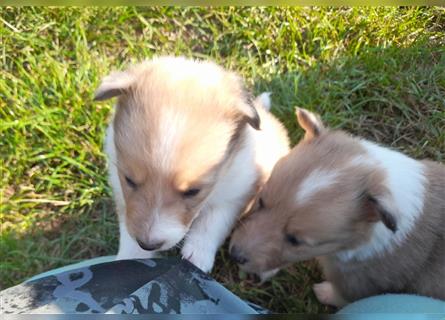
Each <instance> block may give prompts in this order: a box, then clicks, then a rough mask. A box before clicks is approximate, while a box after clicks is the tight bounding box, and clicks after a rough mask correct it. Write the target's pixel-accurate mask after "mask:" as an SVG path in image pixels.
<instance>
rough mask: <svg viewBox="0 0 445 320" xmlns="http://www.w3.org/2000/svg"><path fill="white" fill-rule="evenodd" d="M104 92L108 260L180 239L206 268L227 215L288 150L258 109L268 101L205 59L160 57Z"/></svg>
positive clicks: (106, 84)
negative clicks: (110, 102) (110, 205)
mask: <svg viewBox="0 0 445 320" xmlns="http://www.w3.org/2000/svg"><path fill="white" fill-rule="evenodd" d="M114 96H117V97H118V101H117V104H116V108H115V109H116V110H115V114H114V117H113V120H112V122H111V124H110V125H109V127H108V130H107V137H106V144H105V151H106V153H107V155H108V160H109V162H108V164H109V181H110V184H111V186H112V189H113V194H114V198H115V202H116V208H117V212H118V216H119V225H120V245H119V252H118V255H117V258H118V259H129V258H147V257H151V256H153V253H154V252H156V251H163V250H168V249H170V248H172V247H174V246H176V245H178V243H179V242H180V241H181V240H182V239H185V240H184V243H183V247H182V250H181V252H182V255H183V257H185V258H187V259H189V260H190V261H191V262H192V263H194V264H195V265H196V266H198V267H199V268H201V269H202V270H204V271H210V270H211V268H212V266H213V262H214V256H215V253H216V251H217V249H218V248H219V246H220V245H221V244H222V243H223V241H224V239H225V238H226V236H227V235H228V233H229V232H230V230H231V228H232V226H233V224H234V222H235V221H236V219H237V217H238V216H239V215H240V213H241V212H242V211H243V210H244V209H245V208H246V207H247V206H248V204H249V202H250V201H251V198H252V197H253V195H254V194H255V192H256V190H257V188H258V186H259V184H260V183H261V182H263V181H265V179H266V178H267V176H268V174H269V173H270V171H271V170H272V168H273V166H274V164H275V162H276V161H277V160H278V159H279V157H281V156H283V155H285V154H286V153H287V152H288V145H289V142H288V139H287V135H286V132H285V130H284V128H283V127H282V126H281V124H280V123H279V122H278V121H277V120H276V119H275V118H274V117H273V116H272V115H271V114H270V113H269V112H267V111H266V109H267V108H269V107H270V105H264V104H265V103H270V100H269V97H268V95H267V94H263V95H261V96H260V97H259V98H258V99H257V100H255V101H251V100H250V99H249V95H248V94H247V93H246V92H245V90H244V89H243V85H242V82H241V80H240V79H239V78H238V77H237V76H236V75H235V74H233V73H231V72H228V71H226V70H224V69H223V68H221V67H219V66H217V65H216V64H214V63H212V62H199V61H194V60H189V59H185V58H174V57H161V58H156V59H153V60H150V61H146V62H144V63H141V64H139V65H136V66H133V67H130V68H129V69H127V70H126V71H123V72H115V73H112V74H111V75H109V76H108V77H106V78H105V79H104V80H103V81H102V84H101V85H100V87H99V88H98V89H97V92H96V99H97V100H104V99H109V98H111V97H114ZM263 105H264V106H263ZM265 108H266V109H265ZM260 146H261V147H260ZM264 149H268V150H269V152H267V153H265V152H264V151H263V150H264Z"/></svg>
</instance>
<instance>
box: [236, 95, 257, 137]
mask: <svg viewBox="0 0 445 320" xmlns="http://www.w3.org/2000/svg"><path fill="white" fill-rule="evenodd" d="M239 108H240V109H241V112H242V113H243V114H244V116H245V119H246V121H247V123H248V124H249V125H250V126H252V127H253V128H254V129H256V130H260V125H261V120H260V116H259V115H258V112H257V110H256V108H255V106H254V104H253V101H252V99H250V98H247V99H245V101H243V102H241V104H240V105H239Z"/></svg>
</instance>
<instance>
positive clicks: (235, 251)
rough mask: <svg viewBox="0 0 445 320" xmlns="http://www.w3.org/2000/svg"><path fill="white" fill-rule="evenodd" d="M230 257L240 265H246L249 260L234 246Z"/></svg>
mask: <svg viewBox="0 0 445 320" xmlns="http://www.w3.org/2000/svg"><path fill="white" fill-rule="evenodd" d="M230 256H231V257H232V259H233V260H235V262H236V263H238V264H245V263H246V262H247V258H246V257H244V256H243V254H242V253H241V250H239V248H238V247H235V246H233V247H232V249H230Z"/></svg>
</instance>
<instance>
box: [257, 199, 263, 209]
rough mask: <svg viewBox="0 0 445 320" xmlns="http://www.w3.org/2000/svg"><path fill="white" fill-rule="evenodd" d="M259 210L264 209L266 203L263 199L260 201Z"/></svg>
mask: <svg viewBox="0 0 445 320" xmlns="http://www.w3.org/2000/svg"><path fill="white" fill-rule="evenodd" d="M258 209H264V201H263V198H260V199H259V200H258Z"/></svg>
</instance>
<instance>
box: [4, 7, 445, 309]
mask: <svg viewBox="0 0 445 320" xmlns="http://www.w3.org/2000/svg"><path fill="white" fill-rule="evenodd" d="M0 17H1V21H0V25H1V26H0V36H1V43H2V46H1V50H2V51H1V57H0V59H1V64H2V77H1V78H0V117H1V118H0V119H1V121H0V131H1V139H0V148H1V149H0V156H1V161H2V162H1V169H0V170H1V175H0V178H1V185H0V188H1V199H0V200H1V211H0V215H1V250H0V261H1V277H0V280H1V284H0V285H1V287H2V288H5V287H8V286H11V285H14V284H17V283H19V282H20V281H23V280H24V279H26V278H27V277H29V276H32V275H34V274H36V273H39V272H42V271H44V270H48V269H51V268H55V267H59V266H62V265H66V264H68V263H72V262H76V261H79V260H82V259H86V258H91V257H95V256H98V255H107V254H114V253H115V252H116V250H117V241H118V229H117V223H116V218H115V214H114V209H113V204H112V201H111V200H110V189H109V187H108V186H107V182H106V168H105V158H104V155H103V153H102V151H101V150H102V144H103V136H104V128H105V125H106V123H107V119H108V117H109V115H110V110H111V107H112V102H106V103H94V102H93V101H92V97H93V92H94V90H95V88H96V86H97V85H98V83H99V81H100V78H101V77H103V76H105V75H106V74H107V73H108V72H110V71H111V70H113V69H119V68H121V67H123V66H125V65H127V64H128V63H130V62H134V61H139V60H141V59H144V58H148V57H151V56H153V55H155V54H157V55H160V54H175V55H179V54H181V55H186V56H192V57H197V58H210V59H213V60H215V61H217V62H218V63H221V64H222V65H224V66H226V67H228V68H230V69H233V70H236V71H238V72H239V73H240V74H241V75H243V76H244V78H245V79H246V82H247V84H248V86H250V87H251V88H252V90H253V91H254V92H255V93H259V92H261V91H263V90H267V91H271V92H272V93H273V112H274V113H275V114H276V115H277V116H278V117H279V118H280V119H281V120H282V121H283V122H284V123H285V125H286V127H287V128H288V130H289V135H290V137H291V139H292V141H293V143H296V142H297V141H298V139H299V138H300V137H301V134H302V132H301V129H299V128H298V127H297V125H296V123H295V119H294V113H293V109H294V106H296V105H298V106H300V107H305V108H309V109H312V110H315V111H317V112H319V113H321V114H322V116H323V119H324V120H325V122H326V123H327V124H329V125H330V126H333V127H337V128H343V129H346V130H349V131H350V132H352V133H354V134H358V135H362V136H365V137H368V138H370V139H373V140H376V141H379V142H382V143H385V144H387V145H390V146H392V147H393V148H396V149H398V150H401V151H404V152H406V153H408V154H410V155H412V156H414V157H418V158H425V157H427V158H431V159H434V160H438V161H444V158H445V10H444V9H443V8H435V7H432V8H390V7H385V8H353V9H350V8H336V9H331V8H322V9H321V8H313V9H309V8H224V9H222V8H221V9H219V8H214V9H205V8H154V9H150V8H123V7H118V8H76V9H69V8H5V7H3V8H1V9H0ZM213 276H214V277H215V278H216V279H218V280H219V281H221V282H222V283H223V284H224V285H226V286H227V287H228V288H229V289H231V290H233V291H234V292H235V293H236V294H238V295H240V296H241V297H243V298H246V299H249V300H251V301H252V302H255V303H257V304H260V305H263V306H265V307H267V308H270V309H271V310H274V311H277V312H329V311H332V310H331V309H327V308H325V307H322V306H321V305H319V304H318V303H317V301H316V299H315V297H314V295H313V293H312V292H311V285H312V284H313V283H315V282H316V281H319V280H320V279H321V274H320V272H319V270H318V268H317V267H316V264H315V263H314V262H313V261H310V262H307V263H299V264H295V265H294V266H292V267H290V268H288V269H287V270H285V271H282V272H280V274H279V275H278V276H276V277H275V278H274V279H273V280H272V281H270V282H268V283H265V284H263V285H258V284H255V283H254V282H253V281H252V279H251V278H249V277H245V276H244V275H242V274H239V273H238V270H237V268H236V266H235V265H234V264H233V263H232V262H231V261H230V259H229V258H228V255H227V251H226V250H222V251H221V253H220V254H219V255H218V257H217V263H216V266H215V269H214V272H213Z"/></svg>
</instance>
